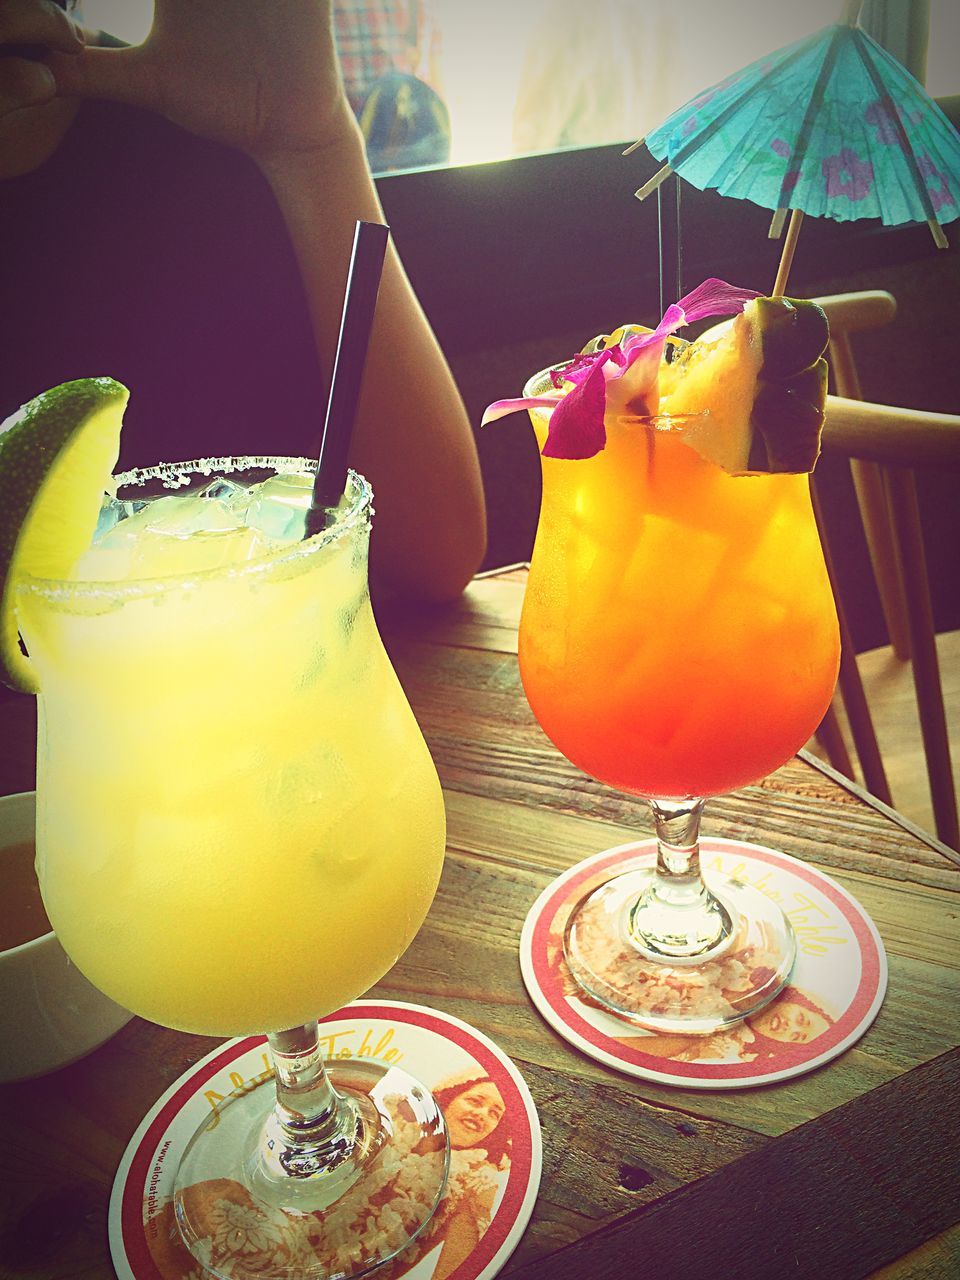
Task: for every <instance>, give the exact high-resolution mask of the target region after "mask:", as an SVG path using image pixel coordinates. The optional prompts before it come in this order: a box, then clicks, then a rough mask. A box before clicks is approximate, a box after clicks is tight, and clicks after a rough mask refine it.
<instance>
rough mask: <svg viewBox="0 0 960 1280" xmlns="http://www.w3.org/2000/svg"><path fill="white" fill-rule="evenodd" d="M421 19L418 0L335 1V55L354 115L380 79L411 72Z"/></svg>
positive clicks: (420, 6) (420, 1)
mask: <svg viewBox="0 0 960 1280" xmlns="http://www.w3.org/2000/svg"><path fill="white" fill-rule="evenodd" d="M421 17H422V0H337V3H336V4H335V5H334V34H335V36H336V42H337V53H338V54H339V56H340V67H341V70H342V72H343V82H344V86H345V87H346V91H347V97H348V98H349V100H350V105H351V106H352V107H353V109H354V111H355V112H358V111H359V109H360V104H361V103H362V102H363V99H364V97H365V96H366V94H367V92H368V90H369V89H370V87H371V85H372V84H373V83H374V81H376V80H377V79H379V77H380V76H383V75H386V74H387V73H388V72H390V71H413V70H414V67H415V65H416V61H417V45H418V39H417V34H418V28H419V27H420V19H421Z"/></svg>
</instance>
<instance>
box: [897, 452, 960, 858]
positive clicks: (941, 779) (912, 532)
mask: <svg viewBox="0 0 960 1280" xmlns="http://www.w3.org/2000/svg"><path fill="white" fill-rule="evenodd" d="M884 480H885V483H886V487H887V493H888V497H889V502H890V511H891V515H892V517H893V521H894V528H895V531H896V534H897V539H898V546H899V548H900V553H901V558H900V565H899V570H900V580H901V582H902V583H903V585H904V591H905V592H906V605H907V608H906V613H907V620H908V622H909V625H910V645H911V649H912V653H913V658H912V664H913V681H914V685H915V687H916V691H917V706H918V708H919V711H920V731H921V734H922V736H923V751H924V755H925V756H926V760H927V774H928V776H929V779H930V798H931V800H932V801H933V816H934V821H935V823H936V828H937V835H938V836H939V837H940V839H941V840H942V841H943V842H944V844H948V845H950V846H951V847H952V848H954V849H960V824H958V821H957V796H956V791H955V789H954V780H953V766H952V762H951V759H950V738H949V735H948V732H947V717H946V712H945V710H944V706H943V689H942V686H941V683H940V666H939V663H938V660H937V642H936V635H935V633H934V627H933V609H932V606H931V604H930V587H929V583H928V580H927V562H926V555H925V554H924V549H923V534H922V531H921V526H920V510H919V507H918V505H917V488H916V483H915V481H914V477H913V472H912V471H910V470H909V469H907V468H905V467H885V468H884Z"/></svg>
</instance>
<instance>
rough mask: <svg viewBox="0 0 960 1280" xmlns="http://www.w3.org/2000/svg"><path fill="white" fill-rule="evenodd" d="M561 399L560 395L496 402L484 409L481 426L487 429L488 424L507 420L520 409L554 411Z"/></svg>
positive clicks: (526, 397)
mask: <svg viewBox="0 0 960 1280" xmlns="http://www.w3.org/2000/svg"><path fill="white" fill-rule="evenodd" d="M561 398H562V397H561V396H560V395H555V396H525V397H522V398H521V399H518V400H494V402H493V404H488V405H487V407H486V408H485V409H484V411H483V417H482V418H481V419H480V425H481V427H485V426H486V425H487V423H488V422H496V420H497V419H498V418H505V417H506V416H507V414H508V413H516V412H517V410H518V409H553V408H555V407H556V405H558V404H559V403H560V401H561Z"/></svg>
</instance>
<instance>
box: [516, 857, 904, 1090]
mask: <svg viewBox="0 0 960 1280" xmlns="http://www.w3.org/2000/svg"><path fill="white" fill-rule="evenodd" d="M700 848H701V858H702V861H703V862H704V863H708V862H709V859H710V855H711V854H714V855H721V856H723V855H729V856H731V857H736V858H738V859H740V860H741V861H742V860H744V859H745V860H747V861H748V862H751V863H755V864H759V866H760V869H761V871H763V872H766V873H767V874H768V875H769V874H772V875H774V876H776V874H777V873H778V872H779V873H780V874H781V875H788V876H791V877H793V878H794V879H795V880H797V881H799V882H800V883H801V884H802V885H806V886H808V887H809V888H810V889H812V890H814V891H815V892H817V893H819V894H821V895H823V897H824V898H826V899H827V901H828V902H829V903H830V904H831V905H832V906H833V907H834V908H835V909H836V910H837V911H838V912H839V915H840V917H841V918H842V919H843V921H844V922H845V924H846V925H847V927H848V928H849V930H850V935H849V936H850V937H852V938H853V939H854V940H855V942H856V944H857V947H858V951H859V962H860V974H859V980H858V982H857V985H856V990H855V992H854V994H853V996H852V998H851V999H850V1000H848V1001H847V1003H846V1006H845V1008H844V1009H843V1010H842V1012H841V1013H840V1014H839V1015H838V1017H837V1018H836V1020H835V1022H834V1024H833V1026H832V1027H831V1028H830V1030H829V1031H828V1032H826V1033H825V1034H824V1035H822V1036H820V1037H819V1038H818V1040H817V1048H816V1051H815V1052H811V1053H809V1054H807V1053H803V1052H800V1051H798V1052H797V1053H796V1054H795V1057H794V1060H793V1061H791V1062H788V1063H787V1064H786V1065H783V1066H782V1067H780V1068H779V1069H773V1070H769V1071H763V1070H758V1066H757V1064H756V1063H753V1062H736V1063H734V1062H703V1061H695V1062H685V1061H680V1060H678V1059H676V1058H660V1057H654V1056H652V1055H651V1054H649V1053H647V1054H644V1053H643V1052H642V1050H640V1049H635V1048H631V1047H629V1046H626V1045H622V1044H620V1043H618V1040H617V1039H616V1038H615V1037H614V1035H613V1034H611V1032H612V1030H615V1029H620V1030H621V1034H622V1035H625V1036H628V1037H630V1038H633V1037H641V1036H642V1035H643V1032H642V1031H640V1030H638V1029H635V1028H633V1027H631V1026H630V1025H629V1024H628V1023H626V1022H618V1020H617V1019H616V1018H615V1017H614V1015H612V1014H600V1013H599V1012H598V1013H597V1014H594V1015H592V1016H591V1018H590V1020H588V1018H587V1017H584V1016H583V1014H582V1013H581V1012H580V1011H579V1010H578V1009H577V1008H576V1007H575V1002H571V1001H570V999H568V997H567V996H565V995H564V994H563V991H562V990H561V989H560V986H559V984H558V982H557V980H556V975H555V973H554V972H553V971H552V969H551V966H550V963H549V952H548V948H549V947H550V945H551V944H550V939H551V925H552V923H553V921H554V919H555V918H556V916H557V913H558V912H559V911H560V910H561V909H562V908H563V907H564V906H565V905H567V904H568V903H570V902H571V900H572V901H578V900H579V898H580V897H581V896H582V895H581V893H579V892H578V889H579V887H580V886H581V885H583V886H586V885H587V884H588V883H589V882H590V880H591V879H592V878H593V877H595V876H596V874H597V873H598V872H600V871H605V870H608V869H616V868H617V867H618V866H619V865H620V864H624V865H626V864H627V863H634V862H635V861H636V860H638V859H640V858H644V859H646V858H649V861H650V864H651V865H653V862H654V860H655V857H656V841H655V840H643V841H635V842H631V843H629V844H623V845H617V846H616V847H615V848H612V849H605V850H603V851H602V852H600V853H596V854H593V855H591V856H590V857H588V858H585V859H584V860H583V861H581V862H578V863H576V864H575V865H574V866H572V867H570V868H569V869H568V870H567V871H565V872H563V873H562V874H561V875H560V876H558V877H557V879H555V880H553V881H551V883H550V884H549V885H547V887H546V888H545V889H544V890H543V892H542V893H541V894H540V895H539V897H538V898H537V900H536V901H535V902H534V904H533V906H532V907H531V908H530V911H529V912H528V913H527V917H526V919H525V921H524V924H523V929H522V932H521V935H520V968H521V972H522V974H523V980H524V983H525V984H526V987H527V991H528V992H529V995H530V998H531V999H532V1000H533V1003H534V1004H535V1005H536V1007H537V1009H538V1010H539V1011H540V1013H541V1014H542V1016H543V1017H544V1018H545V1020H546V1021H547V1022H548V1023H549V1024H550V1026H551V1027H553V1029H554V1030H555V1031H556V1032H558V1033H559V1035H561V1036H562V1037H563V1038H564V1039H565V1040H567V1041H568V1042H569V1043H570V1044H572V1045H574V1047H576V1048H577V1049H579V1050H581V1051H582V1052H583V1053H585V1054H587V1055H588V1056H589V1057H591V1058H594V1059H596V1060H597V1061H598V1062H602V1063H604V1064H606V1065H607V1066H610V1067H613V1068H615V1069H616V1070H618V1071H622V1072H624V1073H625V1074H627V1075H631V1076H636V1077H638V1078H641V1079H646V1080H654V1081H657V1082H659V1083H661V1084H670V1085H678V1086H681V1087H683V1088H687V1089H739V1088H746V1087H749V1086H752V1085H759V1084H771V1083H773V1082H775V1081H778V1080H786V1079H789V1078H790V1077H793V1076H797V1075H802V1074H805V1073H806V1072H808V1071H813V1070H814V1069H815V1068H817V1067H820V1066H822V1065H824V1064H825V1063H827V1062H830V1061H832V1060H833V1059H834V1058H836V1057H838V1056H839V1055H840V1054H841V1053H843V1052H844V1051H845V1050H846V1049H849V1048H850V1046H851V1045H853V1044H855V1043H856V1042H857V1041H858V1040H859V1039H860V1038H861V1037H862V1036H863V1034H864V1032H865V1031H866V1030H867V1028H868V1027H869V1026H870V1025H871V1023H872V1022H873V1020H874V1019H875V1018H876V1016H877V1013H878V1012H879V1010H880V1006H881V1004H882V1003H883V998H884V995H885V993H886V987H887V959H886V952H885V951H884V947H883V942H882V940H881V938H880V934H879V933H878V931H877V928H876V926H875V925H874V923H873V921H872V920H871V919H870V917H869V916H868V915H867V913H866V912H865V911H864V909H863V907H862V906H861V905H860V903H859V902H857V900H856V899H855V898H854V897H853V895H852V894H850V893H848V892H847V890H846V889H844V888H843V887H842V886H841V885H839V884H838V883H837V882H836V881H835V880H833V879H831V878H830V877H829V876H827V875H825V874H824V873H823V872H822V871H819V870H816V869H815V868H813V867H811V866H810V865H809V864H808V863H805V862H802V861H801V860H799V859H798V858H794V857H791V856H790V855H789V854H786V853H780V852H778V851H777V850H774V849H768V848H766V847H765V846H763V845H756V844H750V843H748V842H746V841H740V840H724V839H720V838H715V837H703V838H702V839H701V842H700ZM709 878H710V877H709V873H707V879H708V880H709ZM758 887H759V886H758ZM585 891H586V890H584V892H585ZM553 936H554V938H555V932H554V935H553ZM561 963H563V961H562V960H561ZM803 972H804V954H803V949H802V946H801V948H800V952H799V954H798V959H797V964H796V967H795V970H794V979H796V978H797V977H801V978H802V976H803ZM792 981H793V979H792ZM597 1023H601V1024H604V1025H606V1026H607V1027H608V1028H609V1030H608V1031H606V1032H605V1031H603V1030H601V1029H600V1028H599V1027H598V1025H596V1024H597ZM785 1056H787V1057H789V1054H786V1055H785Z"/></svg>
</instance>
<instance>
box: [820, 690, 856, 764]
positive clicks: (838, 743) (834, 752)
mask: <svg viewBox="0 0 960 1280" xmlns="http://www.w3.org/2000/svg"><path fill="white" fill-rule="evenodd" d="M814 737H815V738H816V739H817V741H818V742H819V743H820V746H821V747H822V748H823V750H824V752H825V754H826V757H827V759H828V760H829V761H830V763H831V764H832V765H833V767H834V768H835V769H837V770H839V772H840V773H842V774H843V775H844V776H845V777H847V778H852V779H853V781H856V774H855V772H854V768H853V761H852V760H851V759H850V752H849V751H848V750H847V744H846V740H845V739H844V736H843V730H842V729H841V728H840V721H839V719H838V717H837V713H836V710H835V708H834V705H833V703H832V702H831V703H830V705H829V707H827V713H826V715H825V716H824V717H823V719H822V720H821V721H820V723H819V725H818V726H817V731H816V733H815V734H814Z"/></svg>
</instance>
